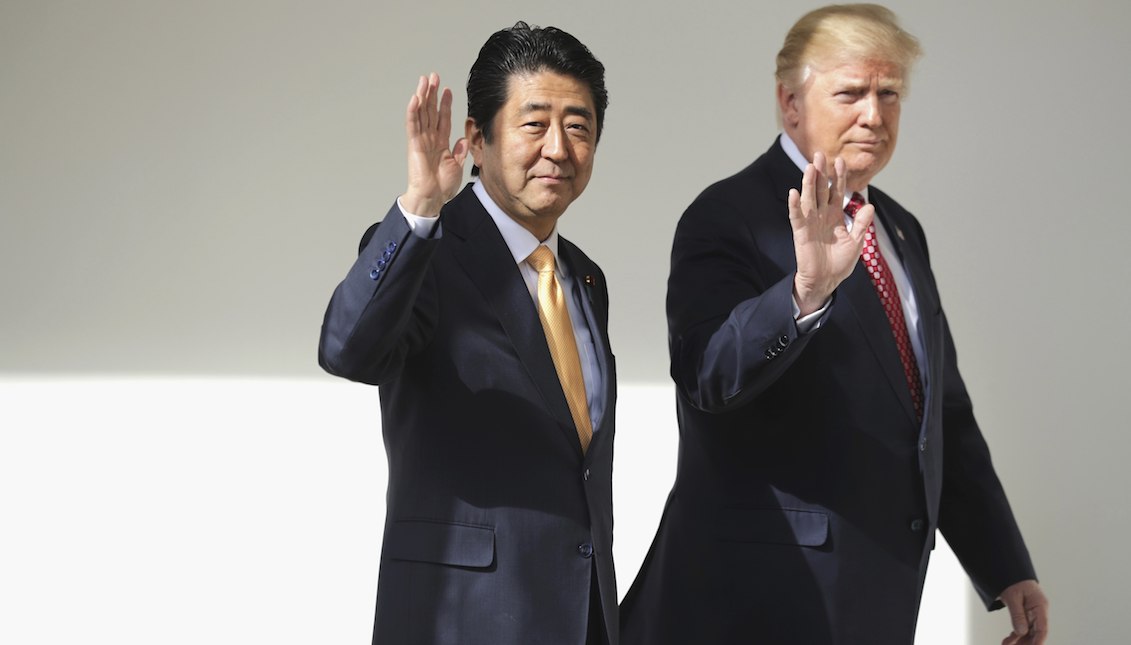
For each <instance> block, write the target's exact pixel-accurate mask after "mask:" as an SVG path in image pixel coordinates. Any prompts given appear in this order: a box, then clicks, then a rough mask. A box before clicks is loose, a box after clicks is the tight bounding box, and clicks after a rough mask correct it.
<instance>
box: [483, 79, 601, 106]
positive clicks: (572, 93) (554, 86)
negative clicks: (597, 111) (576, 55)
mask: <svg viewBox="0 0 1131 645" xmlns="http://www.w3.org/2000/svg"><path fill="white" fill-rule="evenodd" d="M504 109H507V110H519V111H528V110H530V109H570V110H574V111H575V110H577V109H584V110H588V112H589V113H590V114H592V113H593V111H594V103H593V94H592V92H590V91H589V86H588V85H586V84H585V83H584V82H583V81H581V80H580V79H577V78H574V77H573V76H568V75H565V74H559V73H558V72H551V71H541V72H520V73H516V74H512V75H511V76H510V77H509V78H508V79H507V101H506V103H505V104H504Z"/></svg>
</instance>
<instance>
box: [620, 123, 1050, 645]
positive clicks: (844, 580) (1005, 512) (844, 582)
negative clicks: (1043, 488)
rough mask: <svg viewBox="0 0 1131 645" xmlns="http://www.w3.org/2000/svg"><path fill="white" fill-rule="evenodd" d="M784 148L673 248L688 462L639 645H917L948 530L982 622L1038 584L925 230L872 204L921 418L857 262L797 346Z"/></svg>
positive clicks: (681, 229)
mask: <svg viewBox="0 0 1131 645" xmlns="http://www.w3.org/2000/svg"><path fill="white" fill-rule="evenodd" d="M801 174H802V173H801V171H800V170H799V169H798V168H797V166H796V165H795V164H794V163H793V162H792V161H791V160H790V159H789V157H788V156H787V155H786V154H785V152H784V151H783V150H782V148H781V146H780V143H775V144H774V145H773V146H772V147H771V149H770V150H769V151H768V152H767V153H765V154H764V155H762V156H761V157H760V158H758V159H757V160H756V161H755V162H754V163H753V164H751V165H750V166H749V167H747V168H745V169H744V170H742V171H741V172H739V173H738V174H736V175H734V176H733V177H730V178H728V179H725V180H723V181H721V182H719V183H717V184H715V185H713V186H711V187H709V188H708V189H707V190H705V191H704V192H703V193H702V194H701V195H700V196H699V197H698V198H697V199H696V200H695V201H694V203H692V205H691V206H690V207H689V208H688V209H687V211H686V212H685V213H684V215H683V218H682V219H681V221H680V223H679V226H678V228H677V231H676V235H675V242H674V246H673V249H672V266H671V275H670V277H669V281H668V307H667V308H668V328H669V342H670V351H671V365H672V377H673V378H674V380H675V382H676V386H677V387H676V389H677V392H678V400H677V407H678V415H679V426H680V448H679V466H678V472H677V476H676V482H675V485H674V487H673V489H672V491H671V494H670V496H669V499H668V502H667V506H666V507H665V511H664V515H663V519H662V521H661V525H660V528H659V531H658V534H657V536H656V538H655V541H654V543H653V545H652V548H651V550H650V552H649V554H648V556H647V558H646V560H645V562H644V565H643V567H642V570H641V571H640V573H639V575H638V577H637V579H636V581H635V583H634V584H633V586H632V588H631V589H630V590H629V592H628V594H627V596H626V598H625V601H624V603H623V605H622V614H621V620H622V625H623V632H622V642H623V643H626V644H631V645H664V644H668V643H670V644H673V645H674V644H677V643H678V644H683V643H725V644H730V643H767V644H771V645H782V644H786V643H799V644H804V645H822V644H825V643H828V644H833V643H836V644H846V645H847V644H853V645H861V644H867V645H886V644H891V645H897V644H898V645H908V644H909V643H911V642H912V640H913V636H914V629H915V620H916V616H917V611H918V606H919V598H920V594H921V590H922V585H923V579H924V575H925V572H926V567H927V560H928V556H929V554H930V550H931V549H932V548H933V546H934V533H935V530H936V528H938V529H940V530H942V532H943V534H944V535H945V536H946V538H947V541H948V543H949V544H950V545H951V547H952V548H953V549H954V551H955V553H956V554H957V556H958V558H959V560H960V561H961V562H962V564H963V566H964V567H965V569H966V571H967V572H968V573H969V575H970V576H971V578H972V580H973V582H974V585H975V587H976V588H977V590H978V593H979V594H980V595H981V597H982V598H983V600H985V602H986V603H987V605H988V606H993V605H994V604H995V599H996V596H997V594H999V593H1000V592H1001V591H1002V590H1003V589H1004V588H1005V587H1006V586H1008V585H1010V584H1012V583H1014V582H1018V581H1020V580H1023V579H1027V578H1034V577H1035V576H1034V573H1033V568H1032V564H1031V563H1030V560H1029V556H1028V553H1027V551H1026V548H1025V545H1024V543H1023V541H1022V539H1021V535H1020V532H1019V531H1018V528H1017V525H1016V523H1015V522H1014V518H1013V514H1012V512H1011V511H1010V508H1009V504H1008V502H1007V501H1006V498H1005V494H1004V493H1003V491H1002V487H1001V485H1000V483H999V481H998V478H997V476H996V475H995V473H994V468H993V465H992V464H991V462H990V455H989V451H988V450H987V447H986V443H985V441H984V440H983V438H982V434H981V431H980V430H979V428H978V425H977V423H976V422H975V420H974V415H973V411H972V409H971V403H970V399H969V397H968V396H967V393H966V388H965V385H964V384H963V382H962V377H961V376H960V375H959V372H958V367H957V364H956V362H955V351H954V343H953V341H952V339H951V334H950V331H949V329H948V327H947V322H946V316H945V315H944V314H943V310H942V306H941V305H940V302H939V294H938V290H937V288H936V285H935V280H934V277H933V275H932V273H931V268H930V264H929V261H928V256H927V244H926V240H925V238H924V236H923V231H922V229H921V228H920V226H919V223H918V222H917V221H916V220H915V218H914V217H912V215H911V214H910V213H908V212H907V211H905V210H904V209H903V208H902V207H900V206H899V204H897V203H896V202H895V201H894V200H892V199H891V198H890V197H888V196H887V195H885V194H884V193H883V192H881V191H880V190H879V189H876V188H874V187H870V188H869V194H870V198H871V201H872V202H873V203H874V204H875V206H876V210H877V214H878V217H879V218H880V219H881V220H882V222H883V224H884V226H885V228H886V230H887V231H888V232H889V234H890V237H891V238H892V242H893V244H894V245H895V247H896V250H897V253H898V254H899V258H898V260H899V261H901V262H902V263H903V265H904V267H906V270H907V275H908V277H909V279H910V281H911V285H912V288H913V289H914V292H915V297H916V300H917V303H918V306H919V311H920V320H919V333H920V334H921V340H922V341H923V347H924V351H925V354H926V370H925V372H924V373H925V377H926V378H925V380H926V384H927V386H926V387H927V389H926V393H927V394H926V402H925V411H924V418H923V420H922V422H921V423H918V422H917V421H916V417H915V412H914V408H913V405H912V402H911V397H910V393H909V391H908V388H907V385H906V381H905V378H904V373H903V368H902V364H901V363H900V358H899V353H898V350H897V349H896V345H895V341H894V339H893V336H892V334H891V331H890V327H889V324H888V322H887V318H886V316H885V314H884V311H883V307H882V305H881V304H880V301H879V299H878V298H877V296H876V294H875V291H874V290H873V287H872V284H871V282H870V279H869V277H868V275H867V273H866V271H865V270H864V268H863V266H862V265H860V264H858V265H857V267H856V270H855V271H854V273H853V274H852V275H851V276H850V277H849V278H848V279H847V280H846V281H845V282H844V283H842V284H841V285H840V287H839V288H838V289H837V291H836V293H835V294H834V298H833V302H832V305H831V307H830V308H829V310H828V311H827V312H826V314H825V315H824V317H823V320H822V323H821V326H820V328H819V329H817V330H815V331H813V332H811V333H808V334H805V335H799V334H798V331H797V328H796V324H795V323H794V320H793V301H792V288H793V278H794V274H795V272H796V268H797V267H796V258H795V254H794V248H793V238H792V233H791V228H790V225H789V221H788V207H787V202H786V199H787V195H788V191H789V189H790V188H791V187H799V186H800V185H801Z"/></svg>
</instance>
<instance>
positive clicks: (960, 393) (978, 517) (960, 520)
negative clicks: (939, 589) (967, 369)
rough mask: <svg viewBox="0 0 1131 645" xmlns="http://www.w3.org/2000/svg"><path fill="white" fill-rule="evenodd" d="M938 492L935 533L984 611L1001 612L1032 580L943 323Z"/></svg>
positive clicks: (1029, 564)
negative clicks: (1004, 597)
mask: <svg viewBox="0 0 1131 645" xmlns="http://www.w3.org/2000/svg"><path fill="white" fill-rule="evenodd" d="M943 325H944V334H945V358H944V360H945V361H946V366H945V371H944V379H945V380H944V384H945V385H944V391H943V412H942V424H943V486H942V499H941V501H940V504H939V530H941V531H942V533H943V535H944V536H945V537H946V540H947V543H948V544H950V546H951V548H952V549H953V550H954V553H955V555H956V556H957V557H958V560H959V561H960V562H961V563H962V567H963V568H964V569H965V570H966V572H967V574H968V575H969V576H970V579H971V581H972V582H973V583H974V588H975V590H976V591H977V592H978V595H979V596H980V597H981V599H982V602H983V603H984V604H985V605H986V607H987V608H988V609H999V608H1001V607H1002V603H1001V601H999V600H998V599H997V598H998V595H999V594H1000V593H1001V592H1002V591H1004V590H1005V588H1006V587H1008V586H1009V585H1011V584H1013V583H1016V582H1020V581H1022V580H1029V579H1033V580H1035V579H1036V577H1037V575H1036V572H1035V571H1034V569H1033V563H1032V561H1031V559H1030V558H1029V551H1028V549H1027V548H1026V547H1025V541H1024V540H1023V539H1022V537H1021V530H1020V529H1019V528H1018V526H1017V521H1016V520H1015V519H1014V516H1013V511H1012V509H1011V508H1010V506H1009V500H1007V499H1006V496H1005V490H1004V489H1003V487H1002V485H1001V481H1000V480H999V479H998V476H997V473H996V472H995V471H994V466H993V463H992V461H991V460H990V451H989V447H988V446H987V445H986V441H985V438H984V437H983V436H982V431H981V430H980V429H979V427H978V422H977V421H976V420H975V418H974V408H973V404H972V403H971V401H970V396H969V394H967V392H966V385H965V383H964V382H963V380H962V376H961V374H959V371H958V365H957V363H956V352H955V349H954V341H953V339H952V338H951V334H950V328H949V326H947V325H946V321H945V318H944V320H943Z"/></svg>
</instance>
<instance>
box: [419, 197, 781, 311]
mask: <svg viewBox="0 0 1131 645" xmlns="http://www.w3.org/2000/svg"><path fill="white" fill-rule="evenodd" d="M397 208H399V209H400V210H401V215H404V218H405V221H406V222H408V227H409V229H411V230H412V234H413V235H415V236H416V237H420V238H424V239H426V240H427V239H434V238H439V237H441V235H440V217H439V216H436V217H424V216H423V215H413V214H412V213H410V212H408V211H406V210H405V209H404V206H402V205H401V198H400V197H398V198H397ZM795 306H796V305H795Z"/></svg>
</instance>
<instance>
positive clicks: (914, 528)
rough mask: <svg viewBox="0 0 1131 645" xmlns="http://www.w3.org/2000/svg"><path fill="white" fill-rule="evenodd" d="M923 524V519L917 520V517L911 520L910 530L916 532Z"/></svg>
mask: <svg viewBox="0 0 1131 645" xmlns="http://www.w3.org/2000/svg"><path fill="white" fill-rule="evenodd" d="M925 525H926V523H925V522H923V520H919V519H915V520H911V530H912V531H914V532H916V533H918V532H919V531H922V530H923V527H924V526H925Z"/></svg>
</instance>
